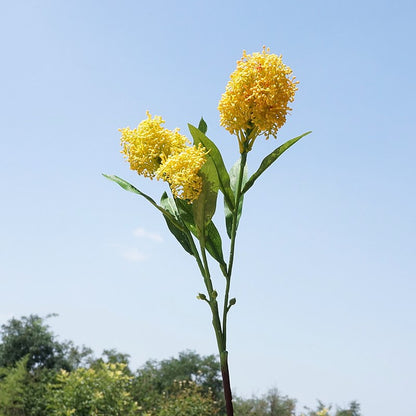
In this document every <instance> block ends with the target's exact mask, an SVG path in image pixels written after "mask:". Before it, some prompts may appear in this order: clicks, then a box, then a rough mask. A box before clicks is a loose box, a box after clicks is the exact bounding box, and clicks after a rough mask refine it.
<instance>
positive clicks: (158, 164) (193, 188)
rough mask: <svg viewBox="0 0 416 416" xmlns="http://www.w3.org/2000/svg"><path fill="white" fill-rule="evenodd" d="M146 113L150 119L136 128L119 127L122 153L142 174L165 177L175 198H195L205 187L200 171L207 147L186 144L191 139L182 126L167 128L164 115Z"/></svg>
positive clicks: (159, 177)
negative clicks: (180, 127)
mask: <svg viewBox="0 0 416 416" xmlns="http://www.w3.org/2000/svg"><path fill="white" fill-rule="evenodd" d="M146 114H147V119H146V120H143V121H142V122H141V123H140V124H139V125H138V126H137V128H135V129H134V130H132V129H130V128H128V127H127V128H123V129H120V132H121V146H122V150H121V153H123V154H124V157H125V158H126V159H127V161H128V162H129V163H130V169H132V170H135V171H137V173H138V174H139V175H143V176H145V177H148V178H150V179H153V178H155V177H156V179H158V180H159V179H162V180H164V181H166V182H168V183H169V185H170V187H171V190H172V193H173V195H174V196H175V197H177V198H181V199H185V200H188V201H189V202H192V201H194V200H195V199H197V198H198V196H199V194H200V193H201V190H202V179H201V177H200V176H199V175H198V173H199V170H200V169H201V167H202V165H203V164H204V163H205V161H206V158H205V154H206V151H205V149H204V148H203V147H201V146H199V147H195V146H192V147H189V146H187V144H189V140H188V139H187V138H186V136H184V135H182V134H180V133H179V129H175V130H169V129H166V128H164V127H163V126H162V124H164V123H165V121H164V120H163V119H162V117H160V116H154V118H152V116H151V115H150V113H149V112H147V113H146Z"/></svg>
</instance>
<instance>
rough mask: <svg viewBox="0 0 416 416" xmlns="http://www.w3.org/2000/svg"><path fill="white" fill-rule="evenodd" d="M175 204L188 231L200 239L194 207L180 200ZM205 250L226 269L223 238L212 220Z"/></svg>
mask: <svg viewBox="0 0 416 416" xmlns="http://www.w3.org/2000/svg"><path fill="white" fill-rule="evenodd" d="M175 203H176V206H177V208H178V212H179V215H180V217H181V219H182V221H183V222H184V223H185V225H186V227H187V228H188V230H189V231H190V232H191V233H192V234H193V235H194V236H195V237H196V238H198V239H199V236H200V234H199V230H198V228H197V226H196V225H195V220H194V214H193V207H192V205H191V204H188V203H187V202H185V201H183V200H182V199H179V198H176V199H175ZM205 248H206V249H207V251H208V253H209V254H210V255H211V257H212V258H213V259H214V260H216V261H217V262H218V263H219V264H220V266H221V267H224V268H225V267H226V266H227V265H226V263H225V261H224V254H223V251H222V241H221V236H220V233H219V232H218V230H217V227H216V226H215V224H214V223H213V222H212V220H211V221H210V222H209V223H208V224H207V225H206V226H205Z"/></svg>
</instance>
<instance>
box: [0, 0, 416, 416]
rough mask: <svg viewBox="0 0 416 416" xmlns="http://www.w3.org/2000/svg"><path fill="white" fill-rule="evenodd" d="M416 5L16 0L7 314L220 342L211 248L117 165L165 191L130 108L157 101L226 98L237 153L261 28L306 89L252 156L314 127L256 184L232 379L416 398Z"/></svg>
mask: <svg viewBox="0 0 416 416" xmlns="http://www.w3.org/2000/svg"><path fill="white" fill-rule="evenodd" d="M415 16H416V7H415V3H414V2H413V1H403V0H398V1H365V0H364V1H363V0H361V1H355V0H353V1H322V0H318V1H306V0H300V1H296V2H288V1H286V2H281V1H265V0H258V1H255V2H252V1H245V0H243V1H241V0H240V1H224V0H222V1H219V0H211V1H209V2H208V1H207V2H202V1H183V0H178V1H172V2H168V1H153V2H144V1H117V2H116V1H92V0H91V1H80V0H74V1H55V0H49V1H47V0H40V1H19V0H16V1H2V2H1V13H0V35H1V36H0V46H1V66H0V132H1V135H0V137H1V152H0V186H1V188H0V189H1V204H0V224H1V225H0V230H1V239H0V285H1V286H0V289H1V301H0V322H1V323H5V322H6V321H7V319H9V318H11V317H12V316H15V317H19V316H22V315H28V314H31V313H36V314H40V315H46V314H47V313H51V312H56V313H58V314H59V317H57V318H53V319H51V320H50V324H51V327H52V329H53V330H54V331H55V332H56V333H57V334H59V336H60V337H61V339H72V340H74V341H75V343H77V344H85V345H87V346H90V347H92V348H93V349H94V350H95V351H96V352H97V354H99V353H100V352H101V351H102V350H103V349H104V348H116V349H118V350H119V351H121V352H125V353H128V354H130V355H131V357H132V363H133V366H136V367H137V366H139V365H141V364H143V363H144V362H145V361H146V360H147V359H149V358H155V359H163V358H168V357H171V356H174V355H176V354H177V353H178V352H179V351H182V350H185V349H193V350H196V351H197V352H198V353H200V354H203V355H205V354H211V353H215V352H216V344H215V341H214V335H213V332H212V330H211V327H210V316H209V311H208V308H207V307H206V304H205V303H203V302H200V301H198V300H196V298H195V296H196V294H197V293H198V292H200V291H202V290H203V282H202V278H201V277H200V276H199V275H198V271H197V268H196V265H195V264H194V262H193V261H192V258H191V257H190V256H189V255H187V254H186V253H185V252H183V250H182V248H181V247H180V246H179V245H178V244H177V243H176V241H175V240H174V239H173V237H172V236H171V235H170V234H169V232H168V231H167V229H166V227H165V224H164V221H163V219H162V218H161V217H160V215H159V214H158V213H157V212H156V211H155V210H154V208H152V207H151V206H150V205H149V204H147V203H146V201H145V200H143V199H140V198H139V197H137V196H135V195H133V194H131V193H127V192H125V191H123V190H122V189H121V188H119V187H117V185H115V184H113V183H111V182H109V181H107V180H105V179H104V178H103V177H102V176H101V173H102V172H104V173H109V174H117V175H119V176H121V177H123V178H125V179H127V180H129V181H131V182H133V183H134V184H135V185H136V186H137V187H138V188H140V189H141V190H143V191H144V192H147V193H149V194H150V195H152V196H153V197H154V198H159V197H160V195H161V193H162V192H163V190H165V187H164V185H163V184H162V183H157V182H152V181H149V180H146V179H145V178H141V177H138V176H137V175H136V174H135V173H134V172H132V171H130V170H129V166H128V164H127V163H126V162H124V161H123V158H122V155H120V153H119V150H120V145H119V137H120V135H119V132H118V131H117V130H118V128H120V127H126V126H130V127H135V126H136V125H137V124H138V123H139V122H140V121H141V120H142V119H144V118H145V112H146V110H149V111H150V112H151V113H152V114H158V115H161V116H163V118H164V119H165V120H166V127H168V128H172V129H173V128H175V127H180V128H181V132H182V133H184V134H187V123H188V122H191V123H193V124H196V123H198V120H199V118H200V117H201V116H204V118H205V119H206V121H207V123H208V136H209V137H210V138H211V139H213V140H214V141H215V142H216V143H217V145H218V147H220V149H221V150H222V152H223V154H224V159H225V161H226V163H227V165H228V166H231V165H232V164H233V163H234V161H235V160H236V159H237V157H238V148H237V143H236V140H235V138H234V137H233V136H231V135H230V134H229V133H228V132H226V131H225V130H224V129H222V128H220V127H219V114H218V111H217V109H216V108H217V104H218V100H219V98H220V96H221V94H222V92H223V91H224V88H225V84H226V82H227V80H228V77H229V74H230V73H231V72H232V71H233V70H234V68H235V63H236V61H237V60H238V59H239V58H240V56H241V53H242V50H243V49H246V50H247V52H250V53H251V52H254V51H260V50H261V48H262V46H263V45H267V46H269V47H270V49H271V52H273V53H276V54H282V55H283V59H284V62H285V63H286V64H287V65H289V66H291V67H292V69H293V71H294V74H295V75H296V77H297V79H298V80H299V82H300V84H299V91H298V93H297V96H296V100H295V102H294V104H293V112H292V114H291V116H290V117H288V121H287V124H286V126H285V127H284V128H282V130H281V132H280V135H279V138H278V142H276V141H275V140H269V141H267V142H266V141H265V140H263V139H258V140H257V142H256V145H255V148H254V150H253V152H252V153H251V154H250V157H249V161H248V165H249V168H251V170H252V171H254V170H255V169H256V167H257V165H258V163H259V162H260V160H261V159H262V157H264V156H265V155H266V154H267V153H269V152H270V151H271V150H273V149H274V148H275V147H276V146H277V145H278V144H279V143H281V142H283V141H285V140H287V139H289V138H292V137H294V136H297V135H298V134H300V133H303V132H305V131H307V130H313V134H312V135H310V136H308V137H306V138H305V139H304V140H302V141H301V142H299V143H298V144H296V145H295V146H294V147H293V148H291V149H290V150H289V151H288V152H287V153H286V154H285V155H284V156H283V157H282V158H281V159H279V161H278V163H277V164H276V165H274V166H273V168H271V169H270V170H269V171H267V173H265V174H264V176H263V177H262V178H261V180H259V181H258V182H257V183H256V186H255V187H254V188H253V189H252V190H251V191H250V192H249V193H248V194H247V198H246V200H245V203H246V205H245V211H244V213H243V217H242V220H241V226H240V229H239V240H238V243H237V259H236V266H235V269H234V280H233V283H232V295H233V296H235V297H236V298H237V305H236V306H235V307H234V308H233V310H232V312H231V315H230V323H229V351H230V369H231V379H232V380H231V381H232V385H233V386H234V390H235V392H236V393H237V394H240V395H243V396H250V395H251V394H262V393H265V392H266V391H267V389H269V388H271V387H277V388H279V389H280V390H281V392H282V393H284V394H287V395H289V396H290V397H294V398H297V399H298V400H299V409H301V408H302V406H303V405H309V406H311V405H313V404H314V403H315V399H317V398H319V399H321V400H323V401H324V402H332V403H338V404H340V405H344V404H347V403H348V402H349V401H350V400H353V399H356V400H358V401H359V402H360V403H361V404H362V409H363V414H364V415H365V416H392V415H401V416H414V415H415V414H416V413H415V412H416V411H415V406H414V392H415V387H416V379H415V374H416V358H415V351H416V331H415V330H416V322H415V320H416V318H415V317H416V302H415V299H416V296H415V293H416V279H415V275H416V273H415V272H416V270H415V269H416V267H415V233H416V223H415V209H416V198H415V179H416V174H415V163H414V155H415V153H416V144H415V137H414V131H415V128H416V122H415V96H416V88H415V74H416V59H415V53H414V48H415V45H414V40H415V38H416V33H415V32H416V31H415ZM220 206H221V204H220ZM220 214H221V213H219V215H218V216H217V217H216V222H217V223H219V224H222V217H221V215H220ZM222 229H223V228H222ZM214 282H215V284H216V285H217V286H218V288H220V287H221V286H222V283H223V280H222V278H221V277H220V276H219V275H218V276H215V277H214Z"/></svg>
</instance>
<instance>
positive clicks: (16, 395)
mask: <svg viewBox="0 0 416 416" xmlns="http://www.w3.org/2000/svg"><path fill="white" fill-rule="evenodd" d="M27 360H28V357H24V358H22V359H21V360H20V361H18V362H17V363H16V366H15V367H8V368H1V369H0V416H20V415H22V416H24V415H25V392H26V389H25V386H26V385H27V381H28V378H29V374H28V371H27V368H26V366H27Z"/></svg>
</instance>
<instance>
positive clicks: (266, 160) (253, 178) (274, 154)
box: [243, 131, 312, 193]
mask: <svg viewBox="0 0 416 416" xmlns="http://www.w3.org/2000/svg"><path fill="white" fill-rule="evenodd" d="M310 133H312V132H311V131H308V132H306V133H303V134H301V135H300V136H298V137H295V138H294V139H291V140H288V141H287V142H286V143H284V144H282V145H281V146H279V147H278V148H277V149H275V150H274V151H273V152H272V153H270V154H269V155H268V156H266V157H265V158H264V159H263V161H262V162H261V164H260V167H259V168H258V169H257V171H256V172H255V173H253V175H252V176H251V177H250V179H249V180H248V181H247V183H246V184H245V186H244V188H243V193H246V192H247V191H248V190H249V189H250V188H251V187H252V186H253V184H254V182H255V181H256V180H257V178H258V177H259V176H260V175H261V174H262V173H263V172H264V171H265V170H266V169H267V168H268V167H269V166H270V165H271V164H272V163H273V162H275V161H276V159H277V158H278V157H279V156H281V155H282V154H283V153H284V152H285V151H286V150H287V149H289V147H291V146H293V145H294V144H295V143H296V142H297V141H298V140H300V139H301V138H302V137H305V136H307V135H308V134H310Z"/></svg>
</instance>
